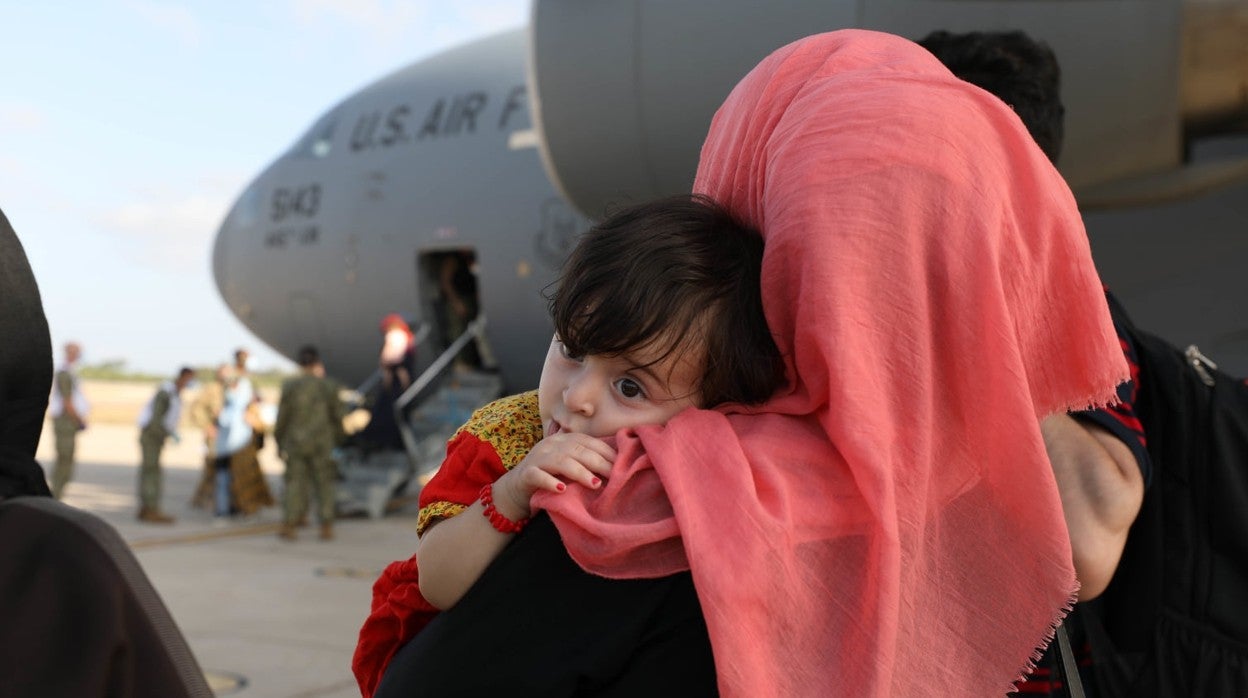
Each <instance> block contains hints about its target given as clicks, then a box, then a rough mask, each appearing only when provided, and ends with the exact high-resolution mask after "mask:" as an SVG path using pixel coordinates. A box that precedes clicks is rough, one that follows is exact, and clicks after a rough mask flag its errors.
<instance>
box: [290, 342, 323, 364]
mask: <svg viewBox="0 0 1248 698" xmlns="http://www.w3.org/2000/svg"><path fill="white" fill-rule="evenodd" d="M320 360H321V353H320V352H318V351H317V350H316V347H314V346H312V345H311V344H306V345H304V346H302V347H300V348H299V354H298V356H296V358H295V362H296V363H298V364H299V365H300V366H302V367H303V368H309V367H311V366H315V365H316V364H317V362H318V361H320Z"/></svg>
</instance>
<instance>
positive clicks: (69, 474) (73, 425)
mask: <svg viewBox="0 0 1248 698" xmlns="http://www.w3.org/2000/svg"><path fill="white" fill-rule="evenodd" d="M81 357H82V347H81V346H80V345H79V344H78V343H77V342H68V343H66V344H65V363H63V364H61V366H60V368H58V369H57V370H56V377H55V378H54V380H53V382H52V396H51V398H50V400H49V404H48V414H50V415H51V417H52V431H53V433H54V434H55V435H56V465H55V466H54V467H53V469H52V496H53V497H56V498H57V499H60V498H61V496H62V495H63V494H64V493H65V485H67V484H68V483H69V481H70V479H71V478H73V476H74V446H75V442H76V440H77V438H78V432H80V431H82V430H84V429H86V428H87V412H88V411H89V409H90V406H89V405H88V404H87V399H86V398H85V397H83V394H82V387H81V385H80V384H79V380H78V370H77V369H78V359H79V358H81Z"/></svg>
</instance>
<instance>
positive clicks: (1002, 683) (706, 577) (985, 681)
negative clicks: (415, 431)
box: [535, 30, 1127, 697]
mask: <svg viewBox="0 0 1248 698" xmlns="http://www.w3.org/2000/svg"><path fill="white" fill-rule="evenodd" d="M694 189H695V190H696V191H698V192H702V193H705V194H708V195H710V196H712V197H713V198H715V199H717V200H718V201H720V202H722V203H723V204H725V205H726V206H727V207H728V208H729V209H730V210H732V211H733V212H735V213H736V214H737V215H738V216H740V217H741V218H742V219H743V220H744V221H746V222H747V223H749V224H751V225H753V226H755V227H757V228H759V229H760V230H761V231H762V232H763V236H764V238H765V240H766V252H765V255H764V261H763V300H764V307H765V311H766V314H767V320H768V323H769V325H770V327H771V328H772V331H773V333H774V335H775V337H776V341H777V343H778V344H779V346H780V349H781V351H782V352H783V354H784V355H785V356H786V357H787V360H788V362H789V376H790V379H791V381H792V385H791V386H790V387H789V388H788V389H786V390H785V391H783V392H782V393H781V394H780V395H778V396H777V397H775V398H774V399H772V400H771V401H769V402H768V403H766V404H765V405H763V406H762V407H761V408H758V409H752V410H747V409H743V408H741V407H731V406H730V407H727V408H723V409H719V410H691V411H687V412H685V413H682V414H681V415H679V416H677V417H676V418H675V419H673V420H672V421H671V422H669V423H668V425H667V427H666V428H659V427H643V428H640V429H637V430H636V431H635V432H634V433H622V434H621V436H620V439H619V450H620V457H619V459H617V462H616V464H615V468H614V470H613V472H612V477H611V478H610V480H609V481H608V483H607V486H606V487H605V488H603V491H602V492H601V493H593V492H586V491H584V490H582V489H581V488H569V490H568V492H567V493H565V494H563V495H549V494H543V495H539V496H538V497H537V498H536V499H535V504H538V505H540V506H542V507H543V508H546V509H548V510H550V511H551V515H552V516H553V517H554V518H555V521H556V523H557V525H558V526H559V530H560V532H561V533H562V535H563V537H564V541H565V543H566V545H567V547H568V550H569V552H570V553H571V554H572V556H573V557H574V558H575V559H576V560H577V561H578V563H579V564H581V566H583V567H584V568H585V569H586V570H588V571H590V572H593V573H596V574H600V575H605V576H608V577H651V576H657V575H663V574H668V573H671V572H675V571H678V570H680V569H685V568H688V569H691V570H692V572H693V577H694V582H695V585H696V587H697V591H698V597H699V600H700V602H701V605H702V610H703V613H704V615H705V617H706V621H707V626H708V628H709V630H710V636H711V643H712V647H713V651H714V655H715V662H716V667H717V669H718V675H719V688H720V691H721V692H722V693H723V694H724V695H725V696H751V697H753V696H825V695H847V696H917V695H930V694H932V693H936V692H952V693H954V694H957V695H968V696H969V695H1001V694H1003V693H1005V692H1007V691H1009V690H1010V689H1011V684H1012V682H1013V681H1014V680H1015V679H1017V678H1019V677H1020V675H1021V674H1022V672H1023V671H1024V669H1025V667H1027V666H1028V665H1029V661H1030V660H1033V659H1034V658H1035V657H1036V656H1037V648H1038V647H1042V646H1043V645H1044V644H1045V642H1046V641H1047V639H1048V638H1049V637H1051V635H1052V632H1053V628H1054V626H1055V624H1056V623H1057V622H1059V620H1060V619H1061V617H1062V616H1063V614H1064V613H1065V610H1066V609H1068V608H1069V606H1070V604H1071V603H1072V602H1073V595H1074V592H1075V590H1076V581H1075V575H1074V569H1073V566H1072V564H1071V553H1070V546H1069V541H1068V539H1067V534H1066V527H1065V524H1064V522H1063V519H1062V512H1061V504H1060V501H1059V499H1058V494H1057V488H1056V485H1055V482H1054V479H1053V474H1052V471H1051V469H1050V466H1049V463H1048V459H1047V457H1046V455H1045V451H1044V445H1043V442H1042V440H1041V436H1040V431H1039V425H1038V422H1039V419H1040V418H1041V417H1043V416H1045V415H1047V414H1049V413H1052V412H1054V411H1059V410H1066V409H1068V408H1083V407H1087V406H1090V405H1101V404H1105V403H1108V402H1109V401H1111V400H1113V398H1114V387H1115V385H1116V384H1117V383H1119V382H1121V381H1122V380H1124V379H1126V377H1127V366H1126V364H1125V362H1124V360H1123V357H1122V352H1121V350H1120V349H1119V347H1118V342H1117V339H1116V338H1115V335H1114V331H1113V327H1112V325H1111V323H1110V319H1109V314H1108V311H1107V309H1106V306H1105V301H1104V296H1103V294H1102V287H1101V283H1100V280H1099V279H1098V277H1097V274H1096V271H1095V269H1094V268H1093V264H1092V259H1091V255H1090V252H1089V248H1088V243H1087V239H1086V237H1085V234H1084V230H1083V225H1082V223H1081V220H1080V217H1079V213H1078V211H1077V210H1076V208H1075V202H1074V199H1073V198H1072V196H1071V194H1070V191H1069V190H1068V188H1067V187H1066V185H1065V183H1064V182H1063V181H1062V179H1061V177H1060V176H1059V175H1058V173H1057V172H1056V171H1055V170H1054V169H1053V167H1051V166H1050V164H1049V163H1048V161H1047V160H1046V159H1045V157H1044V155H1043V153H1041V152H1040V150H1039V148H1038V147H1036V146H1035V144H1034V143H1033V142H1032V139H1031V137H1030V136H1029V135H1028V134H1027V132H1026V131H1025V130H1024V128H1023V126H1022V124H1021V123H1020V122H1019V120H1018V118H1017V117H1016V116H1015V115H1014V114H1013V113H1012V112H1011V111H1010V109H1009V108H1008V107H1006V106H1005V105H1004V104H1002V103H1001V102H1000V101H999V100H997V99H996V98H995V97H992V96H991V95H989V94H988V93H986V92H983V91H981V90H979V89H977V88H974V87H972V86H970V85H968V84H966V83H963V82H961V81H959V80H957V79H956V78H954V77H953V76H952V75H950V73H949V72H948V71H947V70H946V69H945V68H944V67H942V66H941V65H940V64H939V62H937V60H936V59H935V58H933V57H932V56H931V55H929V54H928V53H927V52H926V51H925V50H923V49H922V48H920V47H918V46H917V45H915V44H913V43H911V42H909V41H906V40H904V39H901V38H898V37H895V36H890V35H887V34H880V33H875V32H867V31H859V30H846V31H838V32H832V33H828V34H822V35H818V36H813V37H809V38H806V39H803V40H801V41H798V42H795V43H793V44H790V45H788V46H786V47H784V48H782V49H780V50H778V51H776V52H775V53H773V54H772V55H771V56H769V57H768V58H767V59H765V60H764V61H763V62H762V63H761V64H760V65H759V66H758V67H756V68H755V69H754V70H753V71H752V72H751V73H750V74H749V75H748V76H746V77H745V79H744V80H742V81H741V83H740V84H739V85H737V87H736V89H735V90H734V91H733V92H732V94H731V95H730V96H729V97H728V100H727V101H726V102H725V103H724V105H723V106H722V107H721V108H720V110H719V112H718V113H717V114H716V116H715V119H714V121H713V123H712V124H711V129H710V133H709V135H708V136H707V140H706V143H705V144H704V146H703V148H702V157H701V162H700V165H699V168H698V174H697V179H696V181H695V184H694ZM721 341H731V338H723V339H722V340H721ZM664 493H666V497H664V496H663V494H664Z"/></svg>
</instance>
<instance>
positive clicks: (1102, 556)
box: [1040, 414, 1144, 601]
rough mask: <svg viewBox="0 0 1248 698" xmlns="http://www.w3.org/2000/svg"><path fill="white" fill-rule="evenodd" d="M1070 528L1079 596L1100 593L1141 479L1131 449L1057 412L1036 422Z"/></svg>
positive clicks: (1138, 500)
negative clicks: (1042, 437) (1038, 425)
mask: <svg viewBox="0 0 1248 698" xmlns="http://www.w3.org/2000/svg"><path fill="white" fill-rule="evenodd" d="M1040 431H1041V433H1042V434H1043V436H1044V447H1045V450H1046V451H1048V454H1049V460H1050V462H1051V463H1052V464H1053V474H1054V476H1055V477H1056V478H1057V488H1058V492H1059V493H1060V495H1061V498H1062V512H1063V514H1064V515H1065V518H1066V527H1067V528H1068V529H1069V531H1070V547H1071V551H1072V553H1073V556H1074V563H1075V573H1076V575H1077V576H1078V577H1079V584H1080V589H1079V600H1080V601H1088V600H1090V599H1094V598H1096V597H1097V596H1100V594H1101V592H1103V591H1105V587H1107V586H1109V582H1110V580H1111V579H1113V576H1114V571H1115V570H1116V569H1117V568H1118V561H1119V560H1120V559H1121V558H1122V551H1123V548H1124V547H1125V546H1126V544H1127V533H1128V531H1130V529H1131V524H1132V523H1134V522H1135V517H1136V516H1138V515H1139V513H1140V505H1141V504H1142V503H1143V501H1144V477H1143V475H1142V474H1141V473H1140V466H1139V465H1138V464H1137V463H1136V461H1135V456H1134V455H1132V453H1131V449H1129V448H1128V447H1127V446H1126V444H1124V443H1123V442H1122V441H1120V440H1119V439H1118V438H1117V437H1116V436H1114V435H1113V434H1111V433H1110V432H1109V431H1107V430H1105V429H1102V428H1101V427H1098V426H1096V425H1094V424H1089V423H1086V422H1080V421H1076V420H1075V419H1073V418H1071V417H1070V416H1069V415H1065V414H1058V415H1053V416H1051V417H1047V418H1045V419H1044V420H1043V421H1042V422H1041V423H1040Z"/></svg>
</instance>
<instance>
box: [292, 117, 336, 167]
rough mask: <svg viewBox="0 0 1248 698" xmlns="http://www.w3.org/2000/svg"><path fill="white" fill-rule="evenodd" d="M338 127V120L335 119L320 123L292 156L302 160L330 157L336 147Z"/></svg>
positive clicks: (305, 137)
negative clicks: (335, 133)
mask: <svg viewBox="0 0 1248 698" xmlns="http://www.w3.org/2000/svg"><path fill="white" fill-rule="evenodd" d="M336 126H338V120H337V119H333V118H331V119H326V120H324V121H322V122H320V123H318V124H317V125H316V126H314V127H312V130H311V131H309V132H308V135H306V136H304V138H303V140H302V141H300V142H299V145H298V146H296V147H295V150H294V152H293V153H292V155H294V156H295V157H301V158H323V157H325V156H327V155H329V153H330V151H332V150H333V146H334V128H335V127H336Z"/></svg>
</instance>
